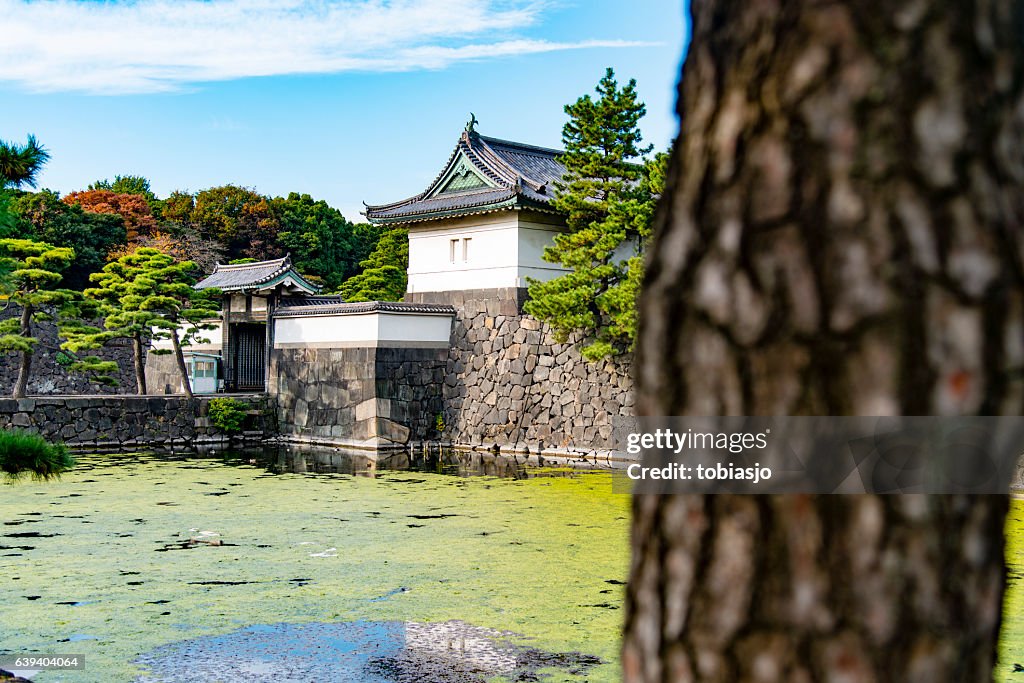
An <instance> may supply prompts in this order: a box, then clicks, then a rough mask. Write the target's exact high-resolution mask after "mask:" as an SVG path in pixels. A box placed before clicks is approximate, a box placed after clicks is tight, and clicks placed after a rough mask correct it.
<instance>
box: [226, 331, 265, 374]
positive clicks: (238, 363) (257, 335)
mask: <svg viewBox="0 0 1024 683" xmlns="http://www.w3.org/2000/svg"><path fill="white" fill-rule="evenodd" d="M233 327H234V329H233V330H232V334H231V340H232V341H233V342H234V343H233V344H232V346H234V354H233V358H232V360H233V361H234V362H233V363H232V364H233V365H234V368H235V372H234V375H235V386H236V388H237V390H238V391H263V390H264V388H265V386H264V382H265V380H266V375H267V368H266V363H267V355H266V354H267V327H266V325H261V324H251V323H239V324H236V325H234V326H233Z"/></svg>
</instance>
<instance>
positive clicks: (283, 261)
mask: <svg viewBox="0 0 1024 683" xmlns="http://www.w3.org/2000/svg"><path fill="white" fill-rule="evenodd" d="M270 265H276V266H277V267H278V268H284V269H287V268H290V267H291V265H292V255H291V254H285V255H284V256H282V257H281V258H275V259H268V260H266V261H250V262H248V263H220V262H219V261H218V262H217V263H214V264H213V272H214V273H216V272H218V271H221V270H254V269H256V268H266V267H267V266H270Z"/></svg>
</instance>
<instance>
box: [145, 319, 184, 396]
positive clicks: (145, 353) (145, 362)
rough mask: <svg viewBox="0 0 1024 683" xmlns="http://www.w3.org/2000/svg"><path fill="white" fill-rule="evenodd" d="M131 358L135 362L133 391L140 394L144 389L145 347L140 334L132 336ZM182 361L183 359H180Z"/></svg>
mask: <svg viewBox="0 0 1024 683" xmlns="http://www.w3.org/2000/svg"><path fill="white" fill-rule="evenodd" d="M132 357H133V358H132V360H133V361H134V362H135V391H136V393H138V394H139V396H142V395H143V394H147V393H149V392H147V391H146V349H145V347H144V346H143V344H142V334H140V333H136V334H135V335H133V336H132ZM182 363H184V359H182Z"/></svg>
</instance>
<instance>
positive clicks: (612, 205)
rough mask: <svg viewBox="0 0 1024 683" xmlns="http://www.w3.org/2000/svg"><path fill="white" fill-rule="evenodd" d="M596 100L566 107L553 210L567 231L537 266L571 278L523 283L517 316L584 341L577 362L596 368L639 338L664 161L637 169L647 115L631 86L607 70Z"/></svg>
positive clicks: (586, 97) (660, 158)
mask: <svg viewBox="0 0 1024 683" xmlns="http://www.w3.org/2000/svg"><path fill="white" fill-rule="evenodd" d="M596 92H597V95H598V97H597V99H596V100H595V99H594V98H592V97H591V96H590V95H584V96H583V97H581V98H580V99H578V100H577V101H576V102H575V103H573V104H569V105H566V107H565V112H566V114H568V115H569V122H568V123H566V124H565V127H564V128H563V129H562V141H563V143H564V144H565V149H566V153H565V154H564V155H563V156H562V158H561V161H562V163H563V164H565V167H566V170H567V173H566V176H565V178H564V179H563V180H562V181H561V182H559V183H558V184H557V187H556V196H555V200H554V202H553V204H554V206H555V208H557V209H558V210H560V211H562V212H563V213H564V214H565V215H566V223H567V225H568V227H569V231H568V232H566V233H564V234H561V235H558V236H557V237H555V243H554V245H553V246H550V247H548V248H546V249H545V250H544V260H545V261H548V262H550V263H557V264H560V265H562V266H563V267H565V268H568V269H571V272H569V273H567V274H565V275H562V276H560V277H558V278H555V279H553V280H550V281H548V282H538V281H536V280H532V279H531V280H530V299H529V300H528V301H527V302H526V304H525V306H524V310H525V311H526V312H527V313H529V314H530V315H533V316H534V317H536V318H538V319H540V320H543V321H545V322H548V323H550V324H551V326H552V327H553V329H554V331H555V335H556V338H558V339H559V340H560V341H564V340H565V339H567V338H568V336H569V335H570V334H573V333H580V334H581V335H582V337H583V347H582V349H581V354H582V355H583V357H584V358H587V359H588V360H597V359H600V358H604V357H607V356H610V355H614V354H616V353H619V352H622V351H625V350H629V349H631V348H632V346H633V340H634V338H635V336H636V297H637V295H638V293H639V285H640V282H641V281H642V279H643V256H642V254H643V248H644V246H645V245H646V242H647V239H648V237H649V236H650V232H651V222H652V220H653V216H654V207H655V202H656V198H657V196H658V194H659V193H660V191H661V187H662V184H663V182H664V168H665V164H666V162H667V155H664V154H660V155H657V156H656V157H655V158H654V159H652V160H650V161H648V162H646V163H642V164H641V163H637V162H638V160H639V159H640V157H642V156H643V155H644V154H647V153H649V152H650V151H651V147H650V146H647V147H642V146H641V145H640V143H641V142H642V139H643V138H642V136H641V134H640V129H639V127H638V124H639V121H640V119H641V118H642V117H643V115H644V113H645V112H646V107H645V106H644V104H643V103H642V102H640V101H639V99H638V98H637V93H636V81H635V80H630V81H629V83H628V84H627V85H626V86H625V87H622V88H620V87H619V85H618V82H617V81H616V80H615V73H614V72H613V71H612V70H611V69H608V70H607V72H606V73H605V76H604V78H602V79H601V81H600V82H599V83H598V86H597V89H596Z"/></svg>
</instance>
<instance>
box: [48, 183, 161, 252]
mask: <svg viewBox="0 0 1024 683" xmlns="http://www.w3.org/2000/svg"><path fill="white" fill-rule="evenodd" d="M64 203H65V204H72V205H78V206H80V207H82V210H83V211H85V212H86V213H96V214H113V215H117V216H120V217H121V219H122V220H123V221H124V227H125V230H126V231H127V239H128V242H129V243H131V242H135V241H137V240H138V239H139V237H142V236H145V235H149V234H151V233H152V232H153V231H154V230H155V229H156V225H157V223H156V219H155V218H154V217H153V211H152V210H151V209H150V207H149V204H148V203H147V202H146V199H145V197H144V196H142V195H139V194H119V193H117V192H114V191H112V190H83V191H81V192H72V193H70V194H68V195H65V196H64Z"/></svg>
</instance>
